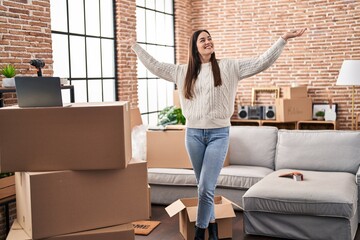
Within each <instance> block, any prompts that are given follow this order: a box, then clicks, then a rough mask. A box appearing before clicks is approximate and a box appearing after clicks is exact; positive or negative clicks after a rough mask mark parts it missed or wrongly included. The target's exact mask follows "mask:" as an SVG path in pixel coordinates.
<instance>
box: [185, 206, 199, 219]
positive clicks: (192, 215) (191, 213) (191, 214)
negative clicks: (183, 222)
mask: <svg viewBox="0 0 360 240" xmlns="http://www.w3.org/2000/svg"><path fill="white" fill-rule="evenodd" d="M197 210H198V207H197V206H194V207H187V208H186V212H187V215H188V218H189V222H195V221H196V218H197Z"/></svg>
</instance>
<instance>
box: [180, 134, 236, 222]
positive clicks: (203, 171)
mask: <svg viewBox="0 0 360 240" xmlns="http://www.w3.org/2000/svg"><path fill="white" fill-rule="evenodd" d="M185 145H186V149H187V152H188V154H189V156H190V160H191V163H192V166H193V169H194V172H195V176H196V180H197V184H198V197H199V203H198V206H199V207H198V212H197V220H196V226H197V227H199V228H207V227H208V225H209V222H210V221H214V220H215V213H214V194H215V188H216V182H217V179H218V177H219V174H220V171H221V169H222V167H223V164H224V160H225V157H226V154H227V151H228V148H229V127H224V128H213V129H198V128H187V129H186V139H185Z"/></svg>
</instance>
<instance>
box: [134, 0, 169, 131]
mask: <svg viewBox="0 0 360 240" xmlns="http://www.w3.org/2000/svg"><path fill="white" fill-rule="evenodd" d="M136 5H137V7H136V19H137V25H136V26H137V29H136V32H137V41H138V43H139V44H140V45H141V46H142V47H143V48H144V49H146V50H147V51H148V52H149V53H150V54H151V55H152V56H153V57H154V58H156V59H157V60H158V61H161V62H166V63H175V55H174V54H175V47H174V13H173V12H174V11H173V1H172V0H146V1H145V0H137V1H136ZM137 66H138V72H137V76H138V96H139V108H140V112H141V113H142V120H143V122H144V123H147V124H149V125H156V124H157V116H158V112H159V111H161V110H162V109H164V108H165V107H167V106H171V105H173V91H174V89H175V84H173V83H171V82H168V81H165V80H163V79H159V78H158V77H156V76H154V75H153V74H152V73H150V72H149V71H148V70H147V69H146V68H145V67H144V65H142V64H141V62H140V61H138V65H137Z"/></svg>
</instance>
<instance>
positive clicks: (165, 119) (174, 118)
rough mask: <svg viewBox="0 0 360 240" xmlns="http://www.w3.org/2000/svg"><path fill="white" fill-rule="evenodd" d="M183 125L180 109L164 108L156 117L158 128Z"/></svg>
mask: <svg viewBox="0 0 360 240" xmlns="http://www.w3.org/2000/svg"><path fill="white" fill-rule="evenodd" d="M176 124H182V125H185V117H184V116H183V114H182V111H181V108H178V107H175V106H170V107H166V108H164V109H163V110H162V111H161V112H160V113H159V116H158V126H160V125H161V126H166V125H176Z"/></svg>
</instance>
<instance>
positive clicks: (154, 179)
mask: <svg viewBox="0 0 360 240" xmlns="http://www.w3.org/2000/svg"><path fill="white" fill-rule="evenodd" d="M148 182H149V184H158V185H178V186H196V185H197V184H196V178H195V173H194V170H192V169H182V168H148Z"/></svg>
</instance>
